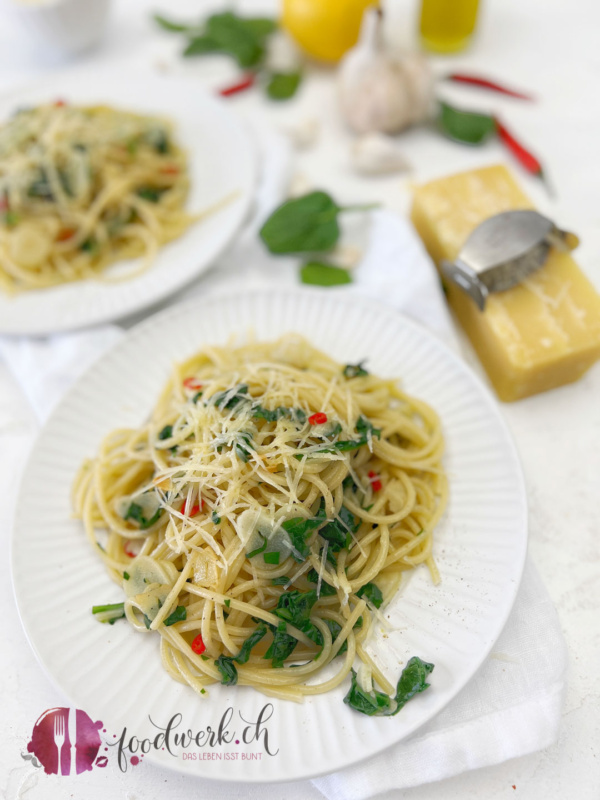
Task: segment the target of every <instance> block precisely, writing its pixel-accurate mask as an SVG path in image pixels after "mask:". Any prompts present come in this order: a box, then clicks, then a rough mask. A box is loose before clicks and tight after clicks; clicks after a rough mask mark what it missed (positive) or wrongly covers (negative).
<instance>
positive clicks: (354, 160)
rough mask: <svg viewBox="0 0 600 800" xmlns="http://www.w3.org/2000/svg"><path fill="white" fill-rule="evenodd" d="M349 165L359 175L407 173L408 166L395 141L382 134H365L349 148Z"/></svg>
mask: <svg viewBox="0 0 600 800" xmlns="http://www.w3.org/2000/svg"><path fill="white" fill-rule="evenodd" d="M350 163H351V164H352V166H353V167H354V170H355V171H356V172H358V173H359V174H360V175H388V174H390V173H392V172H407V171H408V170H409V169H410V165H409V163H408V161H407V160H406V158H405V156H404V154H403V153H402V151H401V150H400V149H399V147H398V144H397V143H396V140H395V139H393V138H392V137H391V136H386V135H385V134H384V133H365V134H364V136H360V137H359V138H358V139H356V141H355V142H354V143H353V144H352V147H351V148H350Z"/></svg>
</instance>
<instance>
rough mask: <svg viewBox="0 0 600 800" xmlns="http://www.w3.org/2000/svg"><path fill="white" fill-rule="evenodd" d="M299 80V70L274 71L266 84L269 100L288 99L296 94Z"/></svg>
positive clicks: (300, 78)
mask: <svg viewBox="0 0 600 800" xmlns="http://www.w3.org/2000/svg"><path fill="white" fill-rule="evenodd" d="M301 82H302V73H301V72H274V73H273V74H272V75H271V77H270V78H269V82H268V84H267V89H266V91H267V95H268V96H269V97H270V98H271V100H289V99H290V97H293V96H294V95H295V94H296V92H297V91H298V87H299V86H300V83H301Z"/></svg>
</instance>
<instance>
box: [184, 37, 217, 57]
mask: <svg viewBox="0 0 600 800" xmlns="http://www.w3.org/2000/svg"><path fill="white" fill-rule="evenodd" d="M220 52H222V50H221V47H220V46H219V44H218V42H215V41H214V39H211V38H210V37H208V36H194V37H193V39H190V41H189V42H188V45H187V47H186V48H185V50H184V51H183V53H182V55H183V57H184V58H189V57H190V56H204V55H207V54H208V53H220Z"/></svg>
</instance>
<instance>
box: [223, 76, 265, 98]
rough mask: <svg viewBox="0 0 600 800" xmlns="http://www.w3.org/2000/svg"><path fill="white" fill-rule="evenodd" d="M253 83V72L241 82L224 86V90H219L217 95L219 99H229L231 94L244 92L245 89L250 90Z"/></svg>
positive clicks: (254, 78)
mask: <svg viewBox="0 0 600 800" xmlns="http://www.w3.org/2000/svg"><path fill="white" fill-rule="evenodd" d="M255 81H256V75H255V74H254V73H253V72H249V73H248V74H247V75H245V77H244V78H243V79H242V80H241V81H238V83H234V84H233V85H232V86H226V87H225V88H224V89H220V90H219V94H220V95H221V97H230V96H231V95H232V94H238V93H239V92H245V91H246V89H250V88H251V87H252V86H254V82H255Z"/></svg>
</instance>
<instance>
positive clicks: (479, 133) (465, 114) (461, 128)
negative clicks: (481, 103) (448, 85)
mask: <svg viewBox="0 0 600 800" xmlns="http://www.w3.org/2000/svg"><path fill="white" fill-rule="evenodd" d="M438 123H439V126H440V128H441V130H442V132H443V133H445V134H446V136H448V137H449V138H450V139H454V141H456V142H462V143H463V144H474V145H477V144H483V143H484V142H485V141H486V140H487V139H489V137H490V136H491V135H492V134H493V133H494V131H495V130H496V124H495V122H494V118H493V117H492V116H490V115H489V114H477V113H474V112H473V111H463V110H462V109H460V108H454V106H451V105H449V104H448V103H444V102H440V113H439V117H438Z"/></svg>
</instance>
